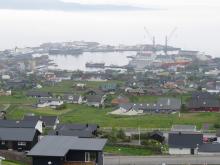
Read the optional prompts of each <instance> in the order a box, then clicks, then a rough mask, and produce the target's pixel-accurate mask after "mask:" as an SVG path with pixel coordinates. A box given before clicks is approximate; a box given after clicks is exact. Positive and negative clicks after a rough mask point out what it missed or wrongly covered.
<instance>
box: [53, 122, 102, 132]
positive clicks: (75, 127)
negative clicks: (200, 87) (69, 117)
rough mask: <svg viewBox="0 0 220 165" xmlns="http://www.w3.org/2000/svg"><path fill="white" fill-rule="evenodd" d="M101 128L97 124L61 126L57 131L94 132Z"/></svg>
mask: <svg viewBox="0 0 220 165" xmlns="http://www.w3.org/2000/svg"><path fill="white" fill-rule="evenodd" d="M98 128H99V126H98V125H97V124H59V125H58V126H57V130H69V131H90V132H94V131H96V130H97V129H98Z"/></svg>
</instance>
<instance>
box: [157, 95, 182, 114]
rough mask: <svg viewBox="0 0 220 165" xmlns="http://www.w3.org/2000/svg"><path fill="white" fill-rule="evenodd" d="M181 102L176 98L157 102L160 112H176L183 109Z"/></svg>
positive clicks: (161, 99)
mask: <svg viewBox="0 0 220 165" xmlns="http://www.w3.org/2000/svg"><path fill="white" fill-rule="evenodd" d="M181 105H182V103H181V100H180V99H176V98H160V99H158V100H157V106H158V107H159V108H158V110H159V111H162V112H163V111H165V112H166V111H170V112H172V111H173V112H176V111H179V110H180V109H181Z"/></svg>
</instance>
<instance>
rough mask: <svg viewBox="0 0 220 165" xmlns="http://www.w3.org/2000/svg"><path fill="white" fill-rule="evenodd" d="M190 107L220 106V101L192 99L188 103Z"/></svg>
mask: <svg viewBox="0 0 220 165" xmlns="http://www.w3.org/2000/svg"><path fill="white" fill-rule="evenodd" d="M188 107H189V108H202V107H203V108H209V107H220V101H219V100H218V99H192V100H190V101H189V103H188Z"/></svg>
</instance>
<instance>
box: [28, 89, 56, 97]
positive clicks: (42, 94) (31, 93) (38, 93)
mask: <svg viewBox="0 0 220 165" xmlns="http://www.w3.org/2000/svg"><path fill="white" fill-rule="evenodd" d="M27 96H29V97H35V98H51V97H52V95H51V93H50V92H41V91H29V92H27Z"/></svg>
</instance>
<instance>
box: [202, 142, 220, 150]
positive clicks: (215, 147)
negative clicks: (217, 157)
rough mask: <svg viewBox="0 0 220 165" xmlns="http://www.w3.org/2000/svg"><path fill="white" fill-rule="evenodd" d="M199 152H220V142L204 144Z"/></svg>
mask: <svg viewBox="0 0 220 165" xmlns="http://www.w3.org/2000/svg"><path fill="white" fill-rule="evenodd" d="M199 152H220V144H202V145H201V146H199Z"/></svg>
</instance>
